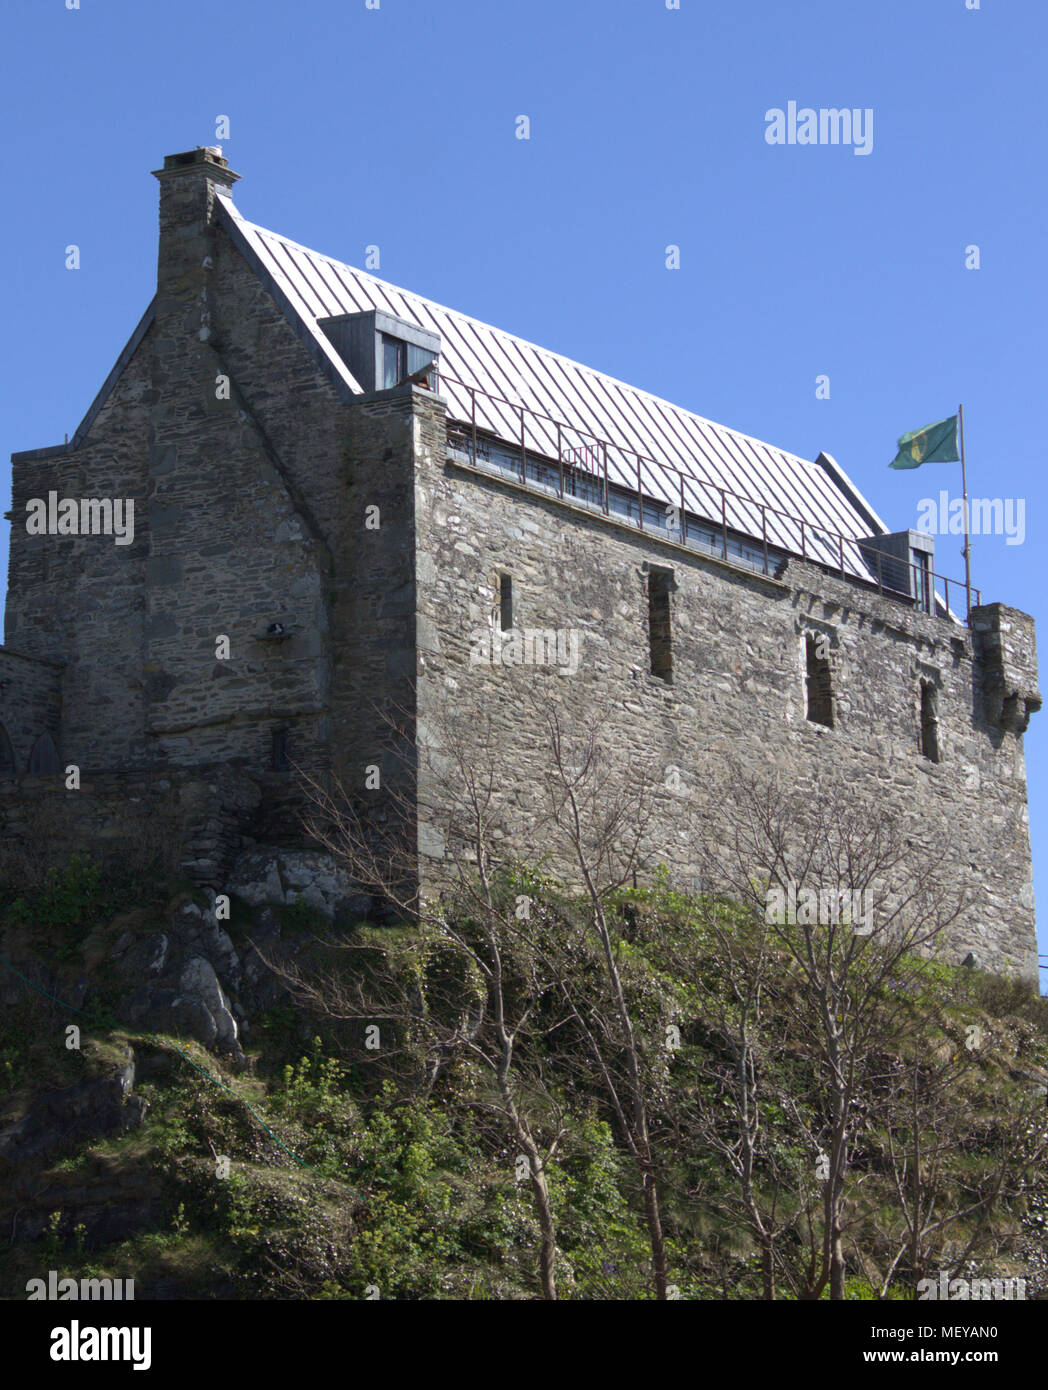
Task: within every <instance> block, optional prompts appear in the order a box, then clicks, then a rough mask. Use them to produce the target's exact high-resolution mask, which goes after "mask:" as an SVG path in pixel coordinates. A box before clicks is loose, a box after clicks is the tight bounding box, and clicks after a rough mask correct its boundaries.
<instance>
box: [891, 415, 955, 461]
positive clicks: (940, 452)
mask: <svg viewBox="0 0 1048 1390" xmlns="http://www.w3.org/2000/svg"><path fill="white" fill-rule="evenodd" d="M898 447H899V452H898V453H897V454H896V455H895V457H894V458H893V459H892V461H891V463H889V465H888V467H889V468H920V466H921V464H922V463H956V462H957V460H958V459H959V458H960V457H961V456H960V454H959V453H958V452H957V416H956V415H951V416H950V418H949V419H948V420H937V421H936V422H935V424H934V425H925V427H924V429H923V430H910V432H909V433H908V434H904V435H901V436H900V438H899V445H898Z"/></svg>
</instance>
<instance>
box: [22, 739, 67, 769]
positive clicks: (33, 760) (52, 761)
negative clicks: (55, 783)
mask: <svg viewBox="0 0 1048 1390" xmlns="http://www.w3.org/2000/svg"><path fill="white" fill-rule="evenodd" d="M59 771H61V769H60V768H59V766H58V749H57V748H56V747H55V741H54V739H53V738H52V737H51V735H50V734H41V735H40V737H39V738H38V739H37V741H36V742H35V743H34V744H33V751H32V752H31V753H30V754H29V774H30V776H31V777H46V776H48V775H50V774H51V773H53V772H59Z"/></svg>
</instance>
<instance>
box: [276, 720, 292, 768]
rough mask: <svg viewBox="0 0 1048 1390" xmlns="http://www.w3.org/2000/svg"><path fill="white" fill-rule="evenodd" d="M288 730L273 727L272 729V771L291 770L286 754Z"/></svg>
mask: <svg viewBox="0 0 1048 1390" xmlns="http://www.w3.org/2000/svg"><path fill="white" fill-rule="evenodd" d="M288 732H289V731H288V730H287V729H274V730H273V758H272V762H273V771H274V772H290V771H291V763H290V762H289V761H288V755H287V740H288Z"/></svg>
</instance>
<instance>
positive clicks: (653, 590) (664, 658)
mask: <svg viewBox="0 0 1048 1390" xmlns="http://www.w3.org/2000/svg"><path fill="white" fill-rule="evenodd" d="M672 578H673V576H672V574H671V572H670V571H669V570H655V569H653V570H651V571H650V573H649V574H648V646H649V649H650V655H651V674H652V675H653V676H658V677H659V678H660V679H661V680H664V681H668V680H671V679H672V677H673V640H672V630H671V626H670V586H671V583H672Z"/></svg>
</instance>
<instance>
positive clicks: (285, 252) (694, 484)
mask: <svg viewBox="0 0 1048 1390" xmlns="http://www.w3.org/2000/svg"><path fill="white" fill-rule="evenodd" d="M221 205H222V207H223V209H224V210H225V212H226V213H227V215H228V216H229V217H230V218H231V220H232V222H233V223H234V225H235V227H236V228H237V229H238V230H239V232H240V233H241V235H242V237H243V239H244V241H245V242H246V244H247V246H248V248H249V249H250V250H251V251H253V252H254V254H255V255H256V256H257V257H258V260H259V262H260V264H261V266H262V267H263V268H264V269H265V270H266V271H267V272H268V274H269V275H270V276H271V277H272V279H273V281H274V282H275V284H276V285H277V286H278V288H279V289H280V290H281V291H282V292H283V294H284V295H285V297H286V299H287V300H288V302H289V303H290V305H291V307H292V308H293V310H294V311H295V313H296V314H298V315H299V317H300V318H301V320H302V322H303V323H304V324H305V325H306V327H307V328H308V329H309V331H310V333H311V334H312V335H313V336H314V337H315V339H316V348H318V349H319V350H320V351H321V352H322V353H323V354H324V355H325V357H326V358H327V359H328V360H329V362H330V363H331V365H332V367H333V368H334V370H335V371H337V373H338V374H339V376H340V377H341V379H342V380H343V381H344V382H345V383H346V385H347V386H348V387H349V388H350V389H351V390H354V391H359V390H360V387H359V385H358V383H357V382H356V381H355V380H354V379H353V377H352V375H351V374H350V371H349V369H348V367H347V366H346V364H345V363H344V362H343V361H342V360H341V358H340V357H339V355H338V354H337V352H335V350H334V348H333V347H332V346H331V344H330V342H329V340H328V338H327V336H326V335H325V333H324V332H323V330H322V329H321V328H320V327H319V324H318V320H320V319H323V318H327V317H329V316H331V315H336V314H350V313H359V312H361V311H364V310H368V309H379V310H384V311H386V312H387V313H391V314H395V315H396V316H397V317H398V318H401V319H405V320H406V321H407V322H409V323H413V324H416V325H418V326H419V327H421V328H426V329H429V330H431V331H432V332H435V333H439V334H440V339H441V356H440V374H441V375H440V391H441V394H442V395H443V396H444V397H445V398H446V399H447V401H448V413H449V417H450V418H452V419H458V420H463V421H469V420H470V418H471V402H470V392H469V391H468V390H466V389H464V387H463V386H461V385H458V384H456V382H455V381H453V380H449V378H454V379H456V380H457V381H458V382H464V383H467V384H468V385H470V386H473V387H475V388H477V390H478V391H479V392H483V393H486V394H481V395H478V396H477V398H476V399H477V426H478V428H479V429H481V430H486V431H488V432H490V433H492V434H495V435H496V436H498V437H499V438H501V439H504V440H506V441H507V442H508V443H510V444H515V445H517V446H519V445H520V442H521V417H520V411H519V409H515V407H519V406H520V405H524V406H525V407H527V411H537V412H540V413H541V414H543V415H546V416H550V417H552V419H553V420H554V421H558V422H560V423H561V424H562V425H564V426H567V427H568V429H567V431H565V432H563V433H562V440H561V442H562V445H563V446H565V447H568V446H570V445H572V444H576V445H585V444H586V443H587V442H588V440H587V438H586V436H596V437H597V438H599V439H601V440H605V441H607V442H608V445H609V447H608V476H609V480H610V481H612V482H618V483H621V484H622V485H623V486H625V487H629V488H633V489H635V488H636V486H637V458H636V455H637V454H640V455H643V456H645V458H646V459H650V460H653V462H651V463H648V462H645V463H644V464H642V480H643V488H644V492H645V494H646V495H647V496H649V497H653V498H656V499H658V500H659V501H662V502H666V503H669V504H672V505H674V506H679V505H680V503H681V482H680V476H679V475H681V474H683V475H684V488H683V493H684V506H685V509H686V510H688V511H693V512H694V513H695V514H696V515H698V516H701V517H705V518H707V519H708V520H710V521H713V522H717V523H719V522H720V521H721V494H720V493H719V492H717V491H716V489H717V488H724V489H726V490H727V491H728V492H731V493H737V494H740V495H741V497H742V498H748V499H753V500H752V501H749V502H747V501H743V500H739V498H734V497H728V498H727V499H726V508H727V523H728V526H729V527H731V528H733V529H735V530H737V531H741V532H743V533H744V534H746V535H749V536H752V537H754V538H756V539H758V540H759V539H760V538H761V535H762V519H761V513H760V506H759V504H761V503H763V504H764V506H765V507H766V508H768V509H774V510H769V511H768V513H767V537H768V542H769V544H770V545H772V546H775V547H777V548H779V549H782V550H786V551H792V552H795V553H798V554H799V553H800V552H801V535H800V531H801V528H800V525H799V521H800V520H803V521H804V522H805V532H806V534H805V549H806V553H807V555H808V556H809V558H814V559H819V560H821V561H823V563H825V564H828V565H833V566H835V567H839V565H840V559H841V551H840V543H839V541H838V540H837V539H836V538H833V539H831V538H829V537H828V536H827V535H826V534H825V532H824V533H823V534H822V535H821V536H820V534H819V532H820V528H825V531H829V532H834V533H840V534H841V535H843V536H845V537H849V538H855V539H859V538H861V537H865V536H869V535H870V534H871V533H872V531H873V530H874V529H877V528H873V527H871V524H870V519H869V516H864V515H863V514H862V512H860V511H859V510H857V508H856V507H855V506H853V505H852V503H851V501H850V500H849V499H848V497H846V496H845V494H844V493H843V492H842V491H841V490H840V489H839V488H838V487H837V486H836V485H835V484H834V482H833V480H832V479H831V478H830V477H829V476H828V474H827V473H826V472H824V471H823V469H822V468H821V467H819V466H818V465H817V464H814V463H809V462H808V461H806V460H805V459H801V458H798V457H797V456H796V455H794V454H790V453H787V452H786V451H785V450H783V449H777V448H775V447H773V446H772V445H770V444H764V443H762V442H761V441H760V440H757V439H753V438H751V437H750V436H749V435H745V434H740V433H739V432H738V431H737V430H731V429H726V428H725V427H724V426H723V425H717V424H714V423H713V422H712V421H710V420H705V419H703V418H702V416H700V415H695V414H694V413H693V412H691V411H689V410H684V409H682V408H681V407H680V406H675V405H672V404H671V403H670V402H668V401H664V400H660V399H659V398H658V397H657V396H652V395H649V394H648V393H647V392H646V391H640V390H638V389H637V388H636V387H633V386H629V385H627V384H626V383H625V382H621V381H617V380H615V378H614V377H610V376H607V375H605V374H604V373H603V372H598V371H594V370H593V369H592V368H590V367H585V366H583V365H581V364H580V363H578V362H573V361H571V360H570V359H569V358H566V357H562V356H561V355H560V354H559V353H556V352H551V351H549V350H548V349H546V348H540V347H537V346H535V344H533V343H529V342H526V341H525V340H524V339H522V338H517V337H514V336H513V335H512V334H509V333H505V332H503V331H502V330H500V329H498V328H493V327H491V325H489V324H486V323H481V322H479V321H478V320H477V319H474V318H470V317H469V315H467V314H462V313H459V312H457V311H456V310H454V309H447V308H445V307H444V306H442V305H440V304H434V303H433V302H432V301H430V300H428V299H424V298H423V297H422V296H421V295H417V294H412V293H410V292H409V291H407V290H401V289H397V288H396V287H395V286H393V285H389V284H387V283H386V282H385V281H382V280H379V279H376V278H375V276H373V275H370V274H368V273H367V272H366V271H362V270H356V269H353V268H352V267H350V266H347V265H343V264H342V263H341V262H339V261H336V260H333V259H332V258H331V257H329V256H323V255H320V254H319V253H318V252H316V251H311V250H309V249H308V248H307V247H304V246H299V245H298V244H297V243H295V242H293V241H289V240H288V239H287V238H286V237H282V236H279V235H277V234H276V233H274V232H270V231H267V230H266V229H265V228H263V227H259V226H256V225H255V224H254V223H251V222H248V221H247V220H246V219H244V218H243V217H242V216H241V215H240V213H239V212H238V211H237V209H236V208H235V206H234V205H233V203H232V202H231V201H228V200H226V199H223V200H222V202H221ZM491 397H495V398H497V399H494V400H493V399H491ZM527 411H526V412H525V417H524V418H525V443H526V446H527V447H528V448H529V449H531V450H534V451H535V452H536V453H538V454H543V455H546V456H547V457H549V458H554V459H555V458H557V456H558V455H557V427H556V425H555V424H550V423H549V422H548V421H544V420H542V419H540V418H538V417H537V416H536V415H532V414H529V413H527ZM573 432H575V434H573ZM576 436H577V437H576ZM674 470H676V471H674ZM775 512H780V513H784V514H785V515H784V516H777V515H775ZM844 559H845V566H846V568H847V569H848V570H849V571H850V572H851V573H852V574H855V575H857V576H860V577H862V578H864V579H868V578H869V577H870V572H869V570H868V568H867V567H866V565H865V564H864V563H863V560H862V557H861V555H860V553H859V551H858V549H857V548H856V547H855V546H853V545H845V548H844Z"/></svg>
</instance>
